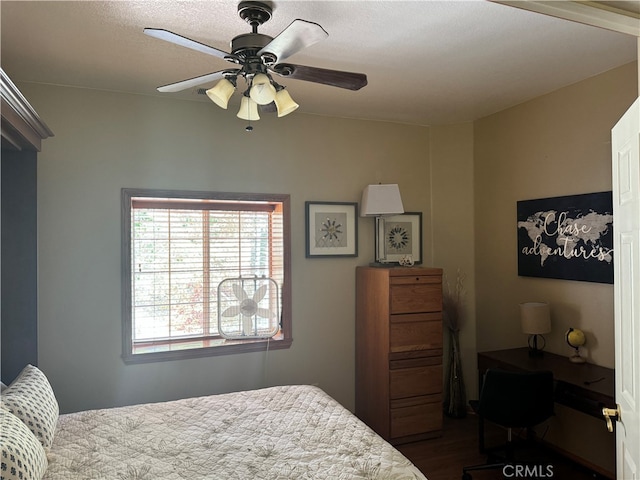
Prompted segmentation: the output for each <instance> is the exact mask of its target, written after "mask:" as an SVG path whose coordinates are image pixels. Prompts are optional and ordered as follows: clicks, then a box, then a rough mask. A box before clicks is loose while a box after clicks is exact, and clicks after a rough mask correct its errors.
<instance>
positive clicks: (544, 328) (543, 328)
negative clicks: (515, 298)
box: [520, 302, 551, 335]
mask: <svg viewBox="0 0 640 480" xmlns="http://www.w3.org/2000/svg"><path fill="white" fill-rule="evenodd" d="M520 323H521V325H522V333H527V334H529V335H541V334H543V333H549V332H550V331H551V314H550V313H549V304H548V303H540V302H527V303H521V304H520Z"/></svg>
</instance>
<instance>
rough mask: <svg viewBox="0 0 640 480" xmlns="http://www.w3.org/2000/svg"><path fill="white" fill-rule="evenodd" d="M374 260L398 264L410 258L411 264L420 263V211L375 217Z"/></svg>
mask: <svg viewBox="0 0 640 480" xmlns="http://www.w3.org/2000/svg"><path fill="white" fill-rule="evenodd" d="M375 252H376V262H377V263H381V264H390V265H400V263H401V260H404V259H406V258H410V259H411V260H412V261H413V264H415V265H420V264H421V263H422V212H405V213H403V214H400V215H391V216H381V217H376V226H375Z"/></svg>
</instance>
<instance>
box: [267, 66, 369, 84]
mask: <svg viewBox="0 0 640 480" xmlns="http://www.w3.org/2000/svg"><path fill="white" fill-rule="evenodd" d="M271 70H272V71H273V72H274V73H277V74H278V75H281V76H283V77H286V78H294V79H296V80H305V81H307V82H314V83H322V84H323V85H331V86H333V87H340V88H346V89H349V90H360V89H361V88H362V87H364V86H365V85H366V84H367V76H366V75H365V74H364V73H353V72H342V71H340V70H328V69H326V68H316V67H305V66H304V65H293V64H291V63H279V64H277V65H274V66H272V67H271Z"/></svg>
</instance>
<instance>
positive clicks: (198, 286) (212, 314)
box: [130, 197, 284, 347]
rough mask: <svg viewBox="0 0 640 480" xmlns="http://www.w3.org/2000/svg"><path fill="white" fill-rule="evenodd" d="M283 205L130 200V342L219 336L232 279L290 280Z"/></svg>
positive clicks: (178, 199)
mask: <svg viewBox="0 0 640 480" xmlns="http://www.w3.org/2000/svg"><path fill="white" fill-rule="evenodd" d="M282 212H283V208H282V203H281V202H269V201H238V200H230V201H221V200H217V199H216V200H210V199H182V198H169V199H167V198H151V197H132V198H131V210H130V214H131V329H132V339H131V340H132V343H133V345H134V347H135V345H136V344H148V343H162V342H174V341H180V340H186V339H198V338H200V339H201V338H216V337H218V331H217V319H218V305H217V287H218V284H220V282H222V281H223V280H224V279H227V278H236V277H270V278H273V279H274V280H275V281H276V282H277V283H278V284H279V285H280V286H281V285H282V283H283V282H284V233H283V215H282Z"/></svg>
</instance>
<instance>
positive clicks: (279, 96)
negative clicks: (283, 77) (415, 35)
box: [274, 88, 300, 117]
mask: <svg viewBox="0 0 640 480" xmlns="http://www.w3.org/2000/svg"><path fill="white" fill-rule="evenodd" d="M274 102H276V108H277V109H278V117H284V116H285V115H289V114H290V113H291V112H293V111H294V110H296V109H297V108H298V107H299V106H300V105H298V104H297V103H296V102H294V101H293V98H291V95H289V92H287V91H286V90H285V89H284V88H283V89H282V90H280V91H279V92H277V93H276V97H275V99H274Z"/></svg>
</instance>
